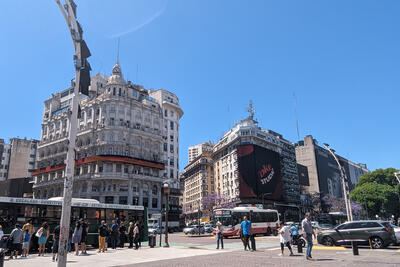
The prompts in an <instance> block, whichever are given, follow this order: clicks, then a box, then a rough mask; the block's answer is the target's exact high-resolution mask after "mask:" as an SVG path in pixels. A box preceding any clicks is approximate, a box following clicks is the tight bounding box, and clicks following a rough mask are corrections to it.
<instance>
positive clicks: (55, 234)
mask: <svg viewBox="0 0 400 267" xmlns="http://www.w3.org/2000/svg"><path fill="white" fill-rule="evenodd" d="M59 242H60V225H57V226H56V227H55V228H54V230H53V247H52V248H51V252H52V253H53V258H52V260H53V261H57V260H58V245H59Z"/></svg>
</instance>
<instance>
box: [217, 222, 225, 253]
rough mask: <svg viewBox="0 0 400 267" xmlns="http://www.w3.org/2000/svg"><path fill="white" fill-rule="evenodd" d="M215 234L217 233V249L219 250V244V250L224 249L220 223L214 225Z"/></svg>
mask: <svg viewBox="0 0 400 267" xmlns="http://www.w3.org/2000/svg"><path fill="white" fill-rule="evenodd" d="M216 226H217V227H216V233H217V249H219V243H220V242H221V249H224V235H223V234H222V224H221V222H220V221H218V222H217V225H216Z"/></svg>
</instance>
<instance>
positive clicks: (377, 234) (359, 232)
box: [317, 221, 396, 248]
mask: <svg viewBox="0 0 400 267" xmlns="http://www.w3.org/2000/svg"><path fill="white" fill-rule="evenodd" d="M317 240H318V243H319V244H322V245H326V246H333V245H346V244H350V243H351V240H358V241H357V242H358V243H359V244H365V245H371V246H372V247H373V248H383V247H386V246H388V245H389V244H391V243H394V242H395V240H396V237H395V233H394V230H393V228H392V227H391V226H390V223H389V222H385V221H353V222H347V223H343V224H341V225H338V226H336V227H335V228H334V229H332V230H327V231H322V232H320V233H319V234H318V237H317Z"/></svg>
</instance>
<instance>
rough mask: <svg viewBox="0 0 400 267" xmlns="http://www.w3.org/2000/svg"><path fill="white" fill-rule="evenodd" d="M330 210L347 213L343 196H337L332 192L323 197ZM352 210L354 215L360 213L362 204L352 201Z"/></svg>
mask: <svg viewBox="0 0 400 267" xmlns="http://www.w3.org/2000/svg"><path fill="white" fill-rule="evenodd" d="M322 201H323V202H324V204H325V207H326V208H327V211H328V212H343V213H346V203H345V201H344V199H343V198H337V197H335V196H333V195H331V194H327V195H325V196H324V197H323V198H322ZM350 204H351V210H352V213H353V214H354V215H359V214H360V212H361V205H360V203H358V202H356V201H350Z"/></svg>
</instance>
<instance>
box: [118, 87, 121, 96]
mask: <svg viewBox="0 0 400 267" xmlns="http://www.w3.org/2000/svg"><path fill="white" fill-rule="evenodd" d="M118 95H119V96H121V88H118Z"/></svg>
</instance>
